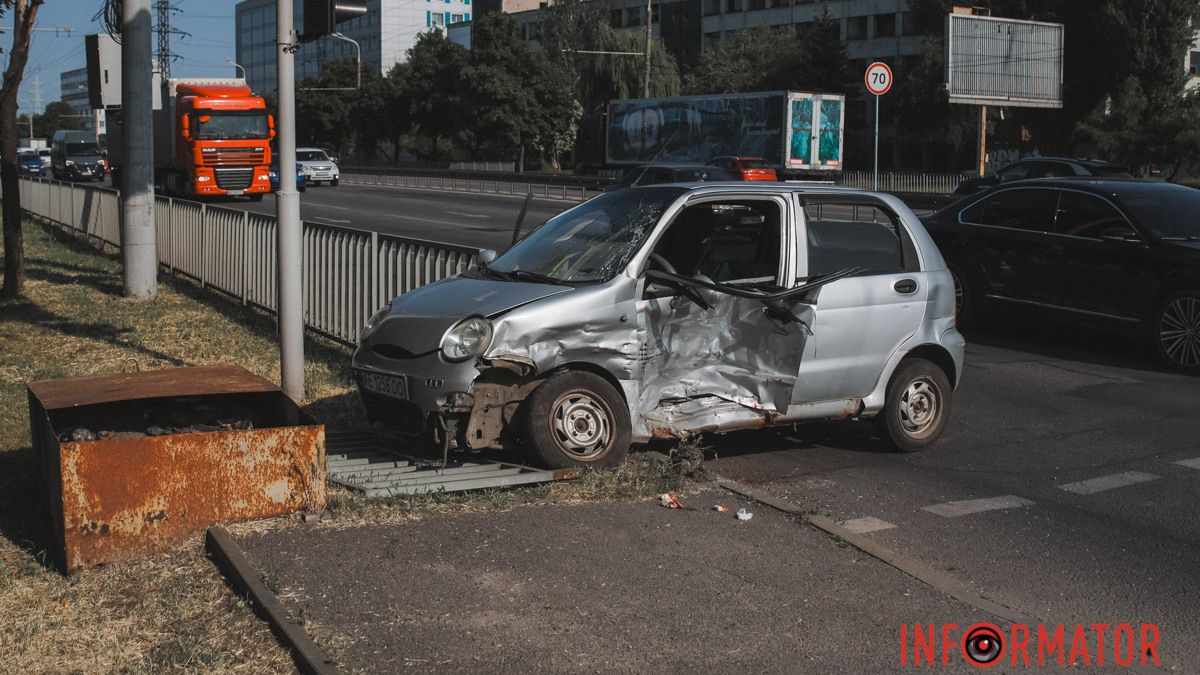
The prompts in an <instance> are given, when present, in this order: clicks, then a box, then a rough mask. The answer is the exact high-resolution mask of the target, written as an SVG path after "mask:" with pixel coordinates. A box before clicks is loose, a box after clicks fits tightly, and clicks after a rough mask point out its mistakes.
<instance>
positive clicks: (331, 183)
mask: <svg viewBox="0 0 1200 675" xmlns="http://www.w3.org/2000/svg"><path fill="white" fill-rule="evenodd" d="M337 184H338V179H337V178H334V179H333V180H331V181H329V187H337Z"/></svg>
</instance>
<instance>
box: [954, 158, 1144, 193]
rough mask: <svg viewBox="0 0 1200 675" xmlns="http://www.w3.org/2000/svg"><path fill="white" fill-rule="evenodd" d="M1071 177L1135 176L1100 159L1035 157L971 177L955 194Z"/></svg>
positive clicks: (1121, 167) (1127, 170)
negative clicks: (1028, 179)
mask: <svg viewBox="0 0 1200 675" xmlns="http://www.w3.org/2000/svg"><path fill="white" fill-rule="evenodd" d="M1071 176H1103V177H1107V178H1132V177H1133V176H1132V175H1131V174H1130V173H1129V169H1126V168H1125V167H1123V166H1116V165H1114V164H1109V163H1108V162H1103V161H1100V160H1098V159H1066V158H1063V157H1033V158H1030V159H1022V160H1019V161H1016V162H1013V163H1012V164H1009V165H1008V166H1006V167H1004V168H1003V169H1000V170H999V171H997V172H996V173H994V174H992V175H990V176H983V177H980V178H968V179H966V180H964V181H963V182H961V183H959V184H958V187H957V188H955V189H954V194H956V195H969V194H974V193H976V192H979V191H980V190H986V189H987V188H990V187H993V186H995V185H999V184H1001V183H1007V182H1009V181H1014V180H1024V179H1026V178H1067V177H1071Z"/></svg>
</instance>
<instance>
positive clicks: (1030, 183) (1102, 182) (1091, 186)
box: [979, 176, 1195, 196]
mask: <svg viewBox="0 0 1200 675" xmlns="http://www.w3.org/2000/svg"><path fill="white" fill-rule="evenodd" d="M1017 187H1039V188H1057V189H1063V190H1083V191H1085V192H1094V193H1096V194H1103V195H1119V194H1122V193H1130V192H1152V191H1155V190H1162V191H1168V190H1192V189H1195V188H1190V187H1187V186H1186V185H1179V184H1178V183H1168V182H1165V181H1155V180H1145V179H1141V178H1128V177H1119V176H1117V177H1113V176H1064V177H1061V178H1025V179H1022V180H1014V181H1010V182H1007V183H1001V184H999V185H997V186H995V187H993V188H990V189H989V190H987V191H986V192H981V193H979V195H980V196H982V195H983V194H992V193H993V192H1000V191H1002V190H1011V189H1013V188H1017Z"/></svg>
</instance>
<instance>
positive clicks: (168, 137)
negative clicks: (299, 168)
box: [109, 78, 275, 200]
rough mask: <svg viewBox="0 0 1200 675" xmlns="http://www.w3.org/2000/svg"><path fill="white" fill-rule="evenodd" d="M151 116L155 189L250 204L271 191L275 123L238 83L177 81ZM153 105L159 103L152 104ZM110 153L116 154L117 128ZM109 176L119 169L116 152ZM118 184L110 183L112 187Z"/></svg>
mask: <svg viewBox="0 0 1200 675" xmlns="http://www.w3.org/2000/svg"><path fill="white" fill-rule="evenodd" d="M161 102H162V104H161V105H156V106H155V110H154V183H155V186H156V188H157V189H158V190H160V191H162V192H165V193H167V194H174V195H180V196H183V197H234V196H239V195H245V196H248V197H250V198H251V199H254V200H259V199H262V196H263V195H265V194H267V193H268V192H270V191H271V178H270V166H271V139H272V138H274V137H275V119H274V117H272V116H271V114H270V113H268V112H267V104H266V102H265V101H264V100H263V99H262V97H261V96H256V95H255V94H254V92H252V91H251V90H250V87H249V86H247V85H246V81H245V80H243V79H241V78H181V79H172V80H168V81H166V82H164V83H163V85H162V97H161ZM156 103H157V102H156ZM111 126H113V127H116V129H110V138H109V148H110V151H111V150H112V149H114V148H115V149H119V148H120V147H121V143H120V138H119V137H118V138H112V137H111V136H112V132H113V131H116V132H117V135H118V136H119V134H120V133H122V132H121V130H120V126H121V125H120V124H116V125H111ZM110 160H112V162H113V165H114V166H113V171H114V172H119V171H120V168H121V163H120V157H119V150H118V156H116V157H114V156H113V155H112V153H111V152H110ZM116 182H117V179H116V178H114V183H116Z"/></svg>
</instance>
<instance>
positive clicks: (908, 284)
mask: <svg viewBox="0 0 1200 675" xmlns="http://www.w3.org/2000/svg"><path fill="white" fill-rule="evenodd" d="M892 288H893V289H895V290H896V292H897V293H905V294H907V293H916V292H917V282H916V281H914V280H912V279H901V280H900V281H897V282H896V283H894V284H892Z"/></svg>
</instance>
